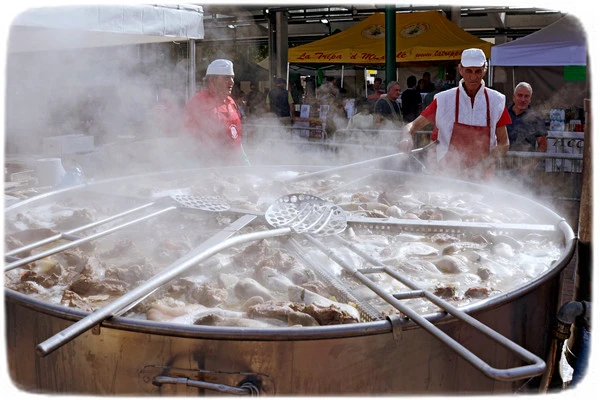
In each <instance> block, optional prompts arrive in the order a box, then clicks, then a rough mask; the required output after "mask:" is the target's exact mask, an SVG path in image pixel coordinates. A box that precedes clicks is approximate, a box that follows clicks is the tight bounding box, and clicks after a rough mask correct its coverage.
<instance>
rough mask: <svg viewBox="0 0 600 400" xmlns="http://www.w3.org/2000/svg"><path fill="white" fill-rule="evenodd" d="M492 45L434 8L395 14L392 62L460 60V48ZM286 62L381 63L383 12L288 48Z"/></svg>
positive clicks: (383, 33)
mask: <svg viewBox="0 0 600 400" xmlns="http://www.w3.org/2000/svg"><path fill="white" fill-rule="evenodd" d="M471 47H476V48H480V49H482V50H483V51H484V52H485V54H486V56H487V57H488V58H489V57H490V54H491V48H492V44H491V43H489V42H486V41H485V40H482V39H479V38H478V37H476V36H473V35H471V34H470V33H468V32H465V31H464V30H462V29H461V28H459V27H458V26H457V25H456V24H454V23H453V22H452V21H450V20H448V19H447V18H446V17H444V16H443V15H442V14H440V13H439V12H437V11H424V12H414V13H409V14H396V63H408V62H419V61H446V60H460V55H461V53H462V51H463V50H464V49H467V48H471ZM288 62H289V63H319V64H354V65H375V64H385V15H384V14H383V13H376V14H373V15H371V16H370V17H368V18H367V19H365V20H363V21H362V22H359V23H357V24H356V25H354V26H352V27H351V28H348V29H346V30H344V31H342V32H339V33H337V34H335V35H332V36H329V37H326V38H324V39H321V40H317V41H315V42H312V43H308V44H305V45H302V46H297V47H292V48H290V49H289V50H288Z"/></svg>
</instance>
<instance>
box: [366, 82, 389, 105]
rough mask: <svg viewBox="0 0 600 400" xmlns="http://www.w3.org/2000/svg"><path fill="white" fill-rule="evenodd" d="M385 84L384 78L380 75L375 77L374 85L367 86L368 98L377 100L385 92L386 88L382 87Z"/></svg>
mask: <svg viewBox="0 0 600 400" xmlns="http://www.w3.org/2000/svg"><path fill="white" fill-rule="evenodd" d="M382 84H383V80H382V79H381V78H380V77H375V79H374V80H373V85H372V86H370V87H369V88H367V99H369V100H377V99H378V98H379V97H380V96H381V95H382V94H384V93H385V90H383V88H382V87H381V85H382Z"/></svg>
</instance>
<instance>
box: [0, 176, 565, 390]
mask: <svg viewBox="0 0 600 400" xmlns="http://www.w3.org/2000/svg"><path fill="white" fill-rule="evenodd" d="M278 169H281V167H278ZM289 169H290V170H293V169H294V167H290V168H289ZM274 170H275V169H274V168H270V167H264V168H253V169H252V172H253V173H254V172H255V173H257V174H269V173H272V172H273V171H274ZM302 170H304V171H306V170H308V171H310V170H311V168H306V167H302ZM206 171H207V170H203V169H200V170H186V171H171V172H162V173H155V174H146V175H143V176H142V177H141V178H140V177H139V176H136V177H127V178H118V179H112V180H106V181H99V182H95V183H89V184H86V185H80V186H76V187H72V188H68V189H62V190H57V191H55V192H52V193H47V194H44V195H41V196H38V197H35V198H31V199H28V200H26V201H23V202H20V203H18V204H15V205H13V206H11V207H9V208H7V209H6V210H5V216H6V217H9V216H14V215H15V214H16V213H19V212H21V211H23V210H26V209H28V208H29V207H33V206H35V205H39V204H45V203H50V202H58V201H60V200H61V199H62V198H64V197H66V196H70V197H72V196H74V195H79V194H81V196H82V197H85V196H86V195H89V193H100V192H109V193H110V192H113V193H112V194H115V196H118V195H123V193H117V192H118V191H117V190H116V189H115V188H117V187H121V188H122V187H125V188H127V187H128V183H131V184H133V183H134V182H139V181H140V179H154V178H160V179H167V180H168V179H169V177H173V178H174V179H182V178H183V179H188V180H190V181H193V180H194V179H198V177H200V176H203V175H204V174H205V173H206ZM223 171H229V172H231V173H232V174H236V173H239V171H240V170H237V169H235V168H231V169H229V170H227V169H221V170H220V172H223ZM244 171H247V169H246V170H244ZM369 173H371V174H378V175H382V174H383V175H385V176H386V177H387V178H386V179H389V184H390V185H394V182H396V181H407V180H413V179H414V180H415V181H416V182H418V184H419V185H422V186H428V185H430V186H431V187H437V188H439V187H444V186H448V185H449V184H457V183H458V182H451V181H448V180H445V179H441V178H435V177H431V176H419V175H415V174H405V173H401V172H396V171H381V170H372V171H370V172H369ZM460 185H462V187H463V188H467V189H468V190H473V191H483V192H486V191H488V192H493V193H491V194H492V196H490V197H493V198H494V199H496V200H497V201H504V202H511V203H513V204H514V205H515V206H518V207H519V208H520V209H523V210H525V211H527V212H529V213H531V214H532V215H535V216H536V218H537V219H538V220H540V221H544V223H546V224H552V225H555V226H556V231H557V233H558V235H560V236H561V238H562V240H563V242H564V249H563V250H562V253H561V257H560V258H559V259H558V260H556V261H555V262H554V263H553V265H552V266H551V268H550V269H549V270H548V271H547V272H546V273H544V274H543V275H542V276H540V277H538V278H536V279H534V280H531V281H530V282H527V283H526V284H523V285H521V286H519V287H518V288H517V289H515V290H511V291H510V292H508V293H502V294H501V295H498V296H494V297H491V298H489V299H486V300H485V301H482V302H478V303H476V304H475V305H473V306H464V307H461V310H462V311H464V312H466V313H468V314H469V315H471V316H473V317H475V318H476V319H477V320H478V321H480V322H481V323H483V324H485V325H486V326H487V327H489V328H491V329H493V330H494V331H496V332H497V333H499V334H500V335H502V336H504V337H505V338H507V339H508V340H509V341H511V342H513V343H515V344H516V345H518V346H521V347H522V348H524V349H526V350H527V351H529V352H531V353H532V354H534V355H535V356H537V357H539V358H540V359H545V358H546V354H547V350H548V346H549V340H550V339H549V337H550V335H549V333H550V327H551V324H552V319H553V316H554V315H555V311H556V308H557V302H558V295H557V294H558V288H559V279H558V278H559V273H560V271H561V270H562V269H563V268H564V267H565V266H566V265H567V263H568V262H569V261H570V258H571V257H572V255H573V252H574V241H575V239H574V234H573V232H572V229H571V228H570V227H569V226H568V224H566V223H565V221H564V219H563V218H561V217H560V216H558V215H557V214H555V213H554V212H552V211H551V210H549V209H548V208H546V207H544V206H542V205H541V204H538V203H537V202H535V201H533V200H531V199H528V198H525V197H522V196H520V195H517V194H513V193H508V192H504V191H502V190H498V189H492V188H488V187H485V186H480V185H476V184H472V183H466V182H460ZM86 193H87V194H86ZM5 309H6V339H7V340H6V343H7V356H8V367H9V371H10V376H11V378H12V380H13V383H14V384H15V385H16V386H17V387H19V388H20V389H22V390H25V391H29V392H42V393H72V394H99V395H105V394H117V395H198V394H215V393H225V394H257V393H258V394H264V395H341V394H345V395H358V394H381V395H385V394H406V395H411V394H425V393H426V394H467V393H469V394H482V393H483V394H489V393H514V392H517V391H519V390H520V388H522V387H524V386H526V385H527V383H528V381H529V378H531V377H532V376H533V375H535V376H538V375H540V374H541V373H542V372H541V371H535V372H534V373H533V374H530V375H529V376H522V377H519V376H517V377H516V378H514V377H510V376H505V377H503V376H502V373H500V374H499V375H498V376H495V377H489V376H487V374H486V373H484V372H485V371H482V369H481V368H477V367H476V366H475V365H474V364H473V363H472V362H468V361H467V360H466V359H465V357H464V356H461V355H459V354H458V352H457V351H456V350H455V349H453V348H451V346H449V345H448V344H447V343H445V342H443V341H441V340H440V339H439V338H438V337H434V336H433V335H432V334H430V333H429V332H426V331H425V329H423V327H422V326H420V325H419V324H416V323H415V322H414V321H412V320H410V319H409V318H404V317H402V316H391V317H389V318H387V319H382V320H377V321H372V322H362V323H357V324H348V325H330V326H319V327H301V328H297V327H289V328H279V327H274V328H234V327H218V326H197V325H189V326H187V325H180V324H169V323H164V322H163V323H159V322H152V321H146V320H138V319H132V318H123V317H115V318H112V319H109V320H106V321H104V322H102V324H101V325H98V326H96V327H94V328H93V329H91V330H89V331H87V332H85V333H83V334H81V335H80V336H78V337H76V338H75V339H73V340H71V341H69V342H67V343H64V344H63V345H61V346H60V347H59V348H58V349H56V350H55V351H53V352H51V353H50V354H47V355H43V356H42V355H40V354H38V352H36V346H37V345H38V344H39V343H41V342H43V341H44V340H46V339H47V338H49V337H51V336H53V335H56V334H57V333H58V332H61V331H62V330H64V329H66V328H68V327H69V326H71V325H72V324H73V323H74V322H76V321H78V320H80V319H82V318H83V317H85V316H86V315H88V313H85V312H82V311H79V310H74V309H72V308H67V307H62V306H57V305H52V304H48V303H45V302H41V301H38V300H34V299H32V298H31V297H28V296H27V295H24V294H21V293H17V292H15V291H12V290H9V289H5ZM424 317H425V319H426V320H427V321H429V322H430V323H432V325H434V326H435V327H436V328H438V329H439V330H440V331H442V332H444V333H445V334H447V335H448V336H450V337H452V338H454V339H455V340H456V342H457V343H460V344H461V345H464V346H465V347H467V348H468V349H469V351H470V352H472V353H474V354H476V355H477V357H480V358H481V360H483V362H485V363H487V364H488V365H490V366H492V367H493V368H495V369H498V370H499V371H503V370H511V369H513V368H517V369H518V368H519V367H520V366H523V365H526V364H527V362H524V361H523V359H522V357H519V356H517V355H515V353H514V352H513V351H510V350H508V349H507V348H506V347H505V346H503V345H500V344H498V343H497V342H494V341H491V340H490V339H489V338H488V337H486V336H485V335H483V334H482V332H480V331H479V330H477V329H474V328H473V327H472V326H471V325H469V324H467V323H465V322H463V321H462V320H460V319H457V318H454V317H452V316H450V315H448V314H447V313H444V312H437V313H431V314H428V315H426V316H424ZM525 375H527V374H525Z"/></svg>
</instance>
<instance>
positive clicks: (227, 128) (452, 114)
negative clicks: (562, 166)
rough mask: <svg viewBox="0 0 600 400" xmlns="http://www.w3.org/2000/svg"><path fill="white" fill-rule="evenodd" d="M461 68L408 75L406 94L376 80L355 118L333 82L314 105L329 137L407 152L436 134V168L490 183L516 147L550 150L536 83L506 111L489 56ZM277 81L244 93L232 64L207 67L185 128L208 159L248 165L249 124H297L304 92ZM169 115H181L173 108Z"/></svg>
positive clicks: (472, 56) (473, 54)
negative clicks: (374, 136)
mask: <svg viewBox="0 0 600 400" xmlns="http://www.w3.org/2000/svg"><path fill="white" fill-rule="evenodd" d="M457 69H458V73H459V75H460V77H461V79H460V81H459V82H458V83H457V82H456V81H455V75H454V72H453V71H448V72H447V73H446V75H445V76H444V78H445V79H441V78H440V77H436V78H435V79H434V80H432V79H431V75H430V73H429V72H425V73H423V76H422V78H421V79H419V80H417V78H416V76H414V75H411V76H409V77H408V78H407V80H406V86H405V88H404V90H402V85H401V84H400V82H398V81H390V82H388V83H387V85H386V86H385V90H384V86H383V80H382V79H381V78H380V77H375V79H374V81H373V83H372V84H371V85H369V86H368V87H367V90H366V92H365V93H364V96H363V97H361V98H358V99H355V103H353V104H354V106H353V108H354V112H353V113H351V114H350V115H348V109H347V108H346V107H345V101H346V100H347V99H346V98H345V93H344V92H345V91H344V90H343V89H342V88H341V86H340V82H339V80H338V79H336V78H334V77H327V78H326V79H325V80H324V82H323V83H322V84H321V85H320V86H319V87H318V88H316V90H315V91H314V96H313V97H314V98H313V99H312V101H313V103H314V104H315V105H316V106H323V105H325V106H327V108H326V110H328V112H327V117H326V121H325V122H326V123H325V125H327V128H328V130H327V133H329V134H330V135H333V134H335V132H337V131H341V130H344V131H346V132H351V133H352V132H363V133H364V132H370V133H373V132H378V131H381V130H386V131H391V132H395V134H394V135H395V138H396V141H397V143H398V148H399V150H400V151H409V150H411V149H412V148H413V147H414V143H415V134H416V132H418V131H422V130H423V129H424V128H426V127H429V128H431V137H430V139H431V141H433V142H435V143H436V146H435V149H434V151H435V157H434V165H432V166H431V168H432V169H435V170H437V171H438V172H440V173H443V174H453V175H458V176H461V177H465V178H470V179H477V180H480V179H488V178H490V177H492V176H494V169H495V167H496V165H497V161H498V160H499V159H501V158H502V157H503V156H504V155H505V153H506V152H507V151H508V150H509V149H510V150H513V151H528V152H534V151H535V152H545V151H546V149H547V141H546V137H547V129H546V126H545V121H544V118H543V116H542V115H541V114H540V113H539V112H536V111H535V110H533V109H532V108H531V99H532V95H533V88H532V87H531V85H530V84H529V83H527V82H521V83H519V84H518V85H516V87H515V88H514V94H513V98H512V102H511V103H510V104H508V105H507V104H506V98H505V96H504V95H503V94H501V93H500V92H498V91H496V90H494V89H492V88H490V87H486V85H485V81H484V79H483V78H484V76H485V75H486V74H487V70H488V65H487V59H486V56H485V54H484V53H483V51H482V50H480V49H475V48H473V49H466V50H464V51H463V53H462V56H461V60H460V62H459V63H458V65H457ZM274 83H275V85H274V87H273V88H272V89H271V90H270V91H269V90H266V91H262V92H261V91H260V90H259V89H258V87H257V84H256V82H251V83H250V91H249V92H248V93H244V92H243V90H241V88H240V86H239V83H237V82H235V74H234V71H233V63H232V62H231V61H229V60H224V59H218V60H214V61H213V62H212V63H211V64H210V65H209V66H208V68H207V71H206V77H205V85H204V89H203V90H202V91H200V92H198V93H196V94H195V95H194V96H192V97H191V98H190V99H189V101H188V102H187V103H186V104H185V107H184V109H183V112H182V114H183V116H182V123H181V128H182V129H183V131H184V132H185V133H186V134H188V135H189V136H190V137H193V138H195V139H197V141H198V143H200V145H199V146H198V147H199V151H200V153H202V154H205V155H206V156H207V157H208V156H214V155H215V154H219V155H220V156H219V157H218V158H219V160H220V161H221V162H222V163H230V162H233V163H237V164H242V165H244V164H245V165H248V164H249V160H248V158H247V156H246V155H245V152H244V149H243V146H242V132H243V124H242V121H243V120H244V119H245V118H248V117H251V116H262V115H266V114H270V115H273V116H275V117H276V118H277V119H278V120H279V122H281V124H282V125H288V126H289V125H293V124H294V121H295V120H296V119H298V115H297V112H296V108H295V105H296V104H298V101H302V100H301V99H302V98H303V96H302V91H303V89H302V87H301V86H300V85H296V83H294V84H292V85H289V86H288V82H286V80H285V79H283V78H277V79H276V80H275V81H274ZM165 98H166V95H165ZM169 112H170V113H171V115H175V114H174V110H172V109H170V110H169ZM161 123H163V124H164V121H162V120H161ZM176 126H179V125H176ZM215 127H219V128H218V129H215ZM170 134H172V132H170ZM536 165H537V162H536V161H535V160H532V161H531V162H528V163H524V164H523V165H522V166H521V167H520V169H519V171H518V172H519V173H522V174H527V173H530V172H531V171H532V170H533V169H534V168H535V167H536Z"/></svg>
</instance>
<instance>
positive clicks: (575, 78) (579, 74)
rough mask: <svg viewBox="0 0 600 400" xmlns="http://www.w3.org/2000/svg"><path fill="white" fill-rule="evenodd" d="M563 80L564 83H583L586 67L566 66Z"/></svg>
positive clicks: (585, 76)
mask: <svg viewBox="0 0 600 400" xmlns="http://www.w3.org/2000/svg"><path fill="white" fill-rule="evenodd" d="M563 78H564V80H565V82H585V80H586V78H587V67H586V66H585V65H568V66H566V67H565V68H564V72H563Z"/></svg>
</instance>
